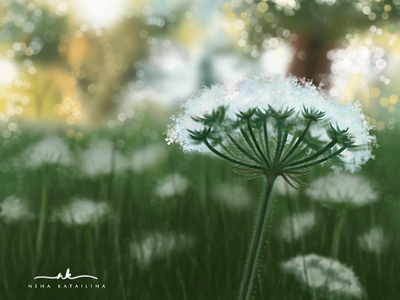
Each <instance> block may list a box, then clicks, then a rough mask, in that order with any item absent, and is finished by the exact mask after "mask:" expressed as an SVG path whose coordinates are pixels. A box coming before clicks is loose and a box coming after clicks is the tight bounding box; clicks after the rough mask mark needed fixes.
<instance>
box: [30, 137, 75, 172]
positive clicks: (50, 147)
mask: <svg viewBox="0 0 400 300" xmlns="http://www.w3.org/2000/svg"><path fill="white" fill-rule="evenodd" d="M24 159H25V162H26V166H27V167H28V168H31V169H38V168H41V167H48V166H57V165H62V166H66V165H68V164H70V163H71V154H70V151H69V149H68V146H67V145H66V144H65V143H64V142H63V140H61V139H60V138H59V137H57V136H50V137H46V138H44V139H43V140H41V141H39V142H38V143H36V144H34V145H32V146H31V147H29V148H28V149H27V150H26V151H25V155H24Z"/></svg>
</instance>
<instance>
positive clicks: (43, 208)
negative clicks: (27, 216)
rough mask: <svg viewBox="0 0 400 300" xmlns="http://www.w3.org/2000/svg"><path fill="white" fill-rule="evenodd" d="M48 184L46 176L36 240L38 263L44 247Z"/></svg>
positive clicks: (43, 184)
mask: <svg viewBox="0 0 400 300" xmlns="http://www.w3.org/2000/svg"><path fill="white" fill-rule="evenodd" d="M47 184H48V176H47V174H45V175H44V178H43V183H42V199H41V203H40V219H39V229H38V234H37V238H36V261H37V262H38V261H39V258H40V255H41V254H42V246H43V237H44V231H45V226H46V219H47V213H46V211H47V202H48V197H47Z"/></svg>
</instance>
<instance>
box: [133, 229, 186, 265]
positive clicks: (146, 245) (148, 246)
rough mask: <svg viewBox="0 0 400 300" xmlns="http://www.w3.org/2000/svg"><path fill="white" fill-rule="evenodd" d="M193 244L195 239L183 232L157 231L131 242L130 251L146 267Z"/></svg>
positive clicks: (139, 263)
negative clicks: (167, 232)
mask: <svg viewBox="0 0 400 300" xmlns="http://www.w3.org/2000/svg"><path fill="white" fill-rule="evenodd" d="M192 245H193V239H192V238H190V237H187V236H184V235H182V234H179V235H178V234H163V233H159V232H155V233H152V234H149V235H147V236H146V237H145V238H143V239H142V240H141V241H140V242H132V243H131V244H130V253H131V256H132V258H133V259H136V260H137V262H138V265H139V267H141V268H145V267H148V266H149V265H150V263H151V262H152V261H153V260H154V259H157V258H161V257H166V256H168V255H169V254H171V253H173V252H178V251H182V250H183V249H185V248H187V247H190V246H192Z"/></svg>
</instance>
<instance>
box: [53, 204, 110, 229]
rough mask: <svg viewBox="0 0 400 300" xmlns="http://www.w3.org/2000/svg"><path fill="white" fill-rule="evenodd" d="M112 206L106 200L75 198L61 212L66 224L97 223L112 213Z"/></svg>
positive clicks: (62, 219) (60, 216) (60, 215)
mask: <svg viewBox="0 0 400 300" xmlns="http://www.w3.org/2000/svg"><path fill="white" fill-rule="evenodd" d="M110 212H111V208H110V206H109V205H108V203H106V202H96V201H93V200H89V199H84V198H83V199H82V198H75V199H72V201H71V202H70V203H68V204H67V205H65V206H64V207H63V208H62V209H61V210H60V212H59V213H58V214H59V218H60V220H61V222H63V223H64V224H65V225H95V224H97V223H98V222H100V221H101V220H103V219H104V218H105V217H106V216H107V215H108V214H110Z"/></svg>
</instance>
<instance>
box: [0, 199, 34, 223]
mask: <svg viewBox="0 0 400 300" xmlns="http://www.w3.org/2000/svg"><path fill="white" fill-rule="evenodd" d="M0 208H1V210H0V217H2V218H3V219H4V221H5V222H6V223H11V222H13V221H18V220H20V219H23V218H25V217H27V216H28V213H29V211H28V207H27V205H26V203H25V202H24V201H22V200H21V199H20V198H18V197H17V196H14V195H13V196H8V197H7V198H6V199H4V200H3V201H2V202H1V203H0Z"/></svg>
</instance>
